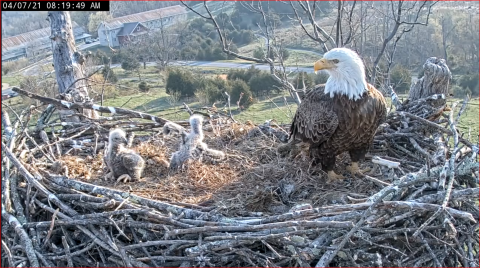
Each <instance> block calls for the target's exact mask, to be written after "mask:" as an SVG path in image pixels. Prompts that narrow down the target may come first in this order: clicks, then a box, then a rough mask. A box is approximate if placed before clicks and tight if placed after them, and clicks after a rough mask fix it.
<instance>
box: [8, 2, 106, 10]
mask: <svg viewBox="0 0 480 268" xmlns="http://www.w3.org/2000/svg"><path fill="white" fill-rule="evenodd" d="M109 10H110V4H109V1H2V11H109Z"/></svg>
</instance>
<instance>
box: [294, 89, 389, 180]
mask: <svg viewBox="0 0 480 268" xmlns="http://www.w3.org/2000/svg"><path fill="white" fill-rule="evenodd" d="M367 85H368V89H367V91H366V92H365V93H363V96H362V98H361V99H359V100H351V99H349V98H348V97H347V96H345V95H340V94H335V96H333V98H332V97H330V95H326V94H325V93H324V89H325V85H317V86H316V88H315V89H313V90H312V91H310V92H308V93H307V94H306V95H305V96H304V98H303V100H302V103H301V105H300V106H299V107H298V109H297V112H296V114H295V117H294V119H293V122H292V126H291V128H290V134H291V138H292V140H293V141H295V140H301V141H303V142H304V143H308V144H310V155H311V157H313V158H314V159H315V160H316V162H320V163H322V169H323V170H324V171H326V172H328V171H331V170H333V168H334V166H335V157H336V156H337V155H339V154H341V153H343V152H349V153H350V157H351V160H352V162H358V161H359V160H361V159H362V158H364V156H365V154H366V152H367V151H368V149H369V147H370V145H371V144H372V142H373V137H374V135H375V131H376V130H377V128H378V126H379V125H380V124H381V123H382V122H383V121H385V118H386V114H387V111H386V103H385V99H384V97H383V95H382V94H381V93H380V92H379V91H378V90H377V89H375V87H373V86H372V85H370V84H367Z"/></svg>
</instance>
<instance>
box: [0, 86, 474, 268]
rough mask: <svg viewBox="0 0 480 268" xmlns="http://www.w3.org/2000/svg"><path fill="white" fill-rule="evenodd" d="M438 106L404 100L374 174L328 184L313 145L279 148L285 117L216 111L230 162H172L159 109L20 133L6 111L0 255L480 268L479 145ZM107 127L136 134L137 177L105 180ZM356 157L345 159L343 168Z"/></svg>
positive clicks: (211, 129) (213, 135)
mask: <svg viewBox="0 0 480 268" xmlns="http://www.w3.org/2000/svg"><path fill="white" fill-rule="evenodd" d="M29 96H31V97H32V96H33V97H35V95H34V94H30V95H29ZM437 97H438V98H441V96H437ZM45 99H46V98H43V99H42V100H43V101H46V100H45ZM48 101H51V103H55V102H54V101H55V100H48ZM64 103H65V102H64ZM64 103H62V104H56V105H58V106H59V107H60V106H61V105H64ZM431 103H432V102H430V101H428V100H424V101H419V102H415V103H409V104H406V105H405V107H401V106H397V110H396V111H391V112H390V113H389V115H388V118H387V122H386V123H384V124H383V125H382V126H381V127H380V128H379V130H378V132H377V134H376V136H375V140H374V143H373V145H372V148H371V150H370V152H369V155H368V157H367V161H364V162H362V163H361V168H362V169H366V168H369V169H370V172H368V174H367V175H364V176H360V175H359V176H356V177H352V176H349V175H347V179H345V180H343V181H336V182H331V183H327V180H326V174H325V173H324V172H323V171H322V170H321V168H320V167H319V166H314V165H312V161H311V159H310V158H309V157H308V155H307V154H306V153H305V152H303V151H301V152H300V153H299V154H298V155H297V156H296V157H295V158H294V159H292V158H289V157H282V156H281V155H280V154H279V153H278V152H277V148H278V147H279V145H282V144H284V142H286V138H287V134H286V133H287V131H288V129H286V128H285V127H282V126H278V125H275V123H274V121H268V122H266V123H265V124H262V125H259V126H255V125H253V124H251V123H246V124H242V123H238V122H236V121H234V120H232V118H231V117H228V116H225V115H221V114H210V115H209V116H210V120H209V121H207V122H208V123H206V124H205V125H204V131H205V133H206V135H205V140H204V142H205V143H207V144H208V146H209V147H211V148H213V149H216V150H221V151H223V152H224V153H225V154H226V156H227V157H226V159H225V160H224V161H221V162H215V161H210V160H209V159H203V160H201V161H198V160H195V161H193V160H191V161H190V162H188V163H187V165H186V167H185V168H183V169H182V170H180V171H177V172H172V171H170V170H169V168H168V166H169V158H170V156H171V154H172V153H173V152H174V151H176V150H177V149H178V144H179V139H180V138H179V137H176V136H164V135H162V134H161V131H160V128H161V127H162V125H163V124H162V122H158V120H159V119H158V118H155V117H153V116H152V117H151V118H152V120H153V121H154V122H146V121H144V120H141V119H138V120H134V119H133V118H145V114H140V113H136V112H134V111H123V112H122V113H123V114H120V113H118V114H119V115H118V116H117V117H114V118H99V119H96V120H85V121H82V122H79V123H75V124H74V126H73V128H74V130H68V129H67V130H65V129H61V130H58V129H55V126H57V125H55V123H49V122H48V121H45V122H43V123H42V124H41V126H42V127H41V128H38V127H37V128H36V129H35V130H32V131H29V130H25V131H22V130H21V127H20V126H21V125H26V123H27V122H24V124H18V123H15V122H14V123H13V124H11V123H10V120H9V118H8V115H7V114H6V113H3V112H2V119H3V120H2V122H3V123H4V129H5V130H6V131H5V134H4V136H3V137H2V138H3V140H4V141H3V142H2V151H3V153H4V156H5V157H4V158H3V163H2V261H4V263H7V264H8V265H9V266H19V265H23V266H39V265H40V266H70V267H76V266H142V267H143V266H145V267H147V266H154V267H158V266H312V265H316V266H464V267H467V266H475V267H477V266H478V264H479V263H478V258H479V250H478V248H479V237H478V231H479V229H478V218H479V211H478V160H477V153H478V147H477V146H475V145H472V144H471V142H469V141H468V140H465V139H463V138H461V135H459V133H458V132H457V130H456V127H455V120H456V118H455V117H454V116H453V113H454V112H455V108H456V107H452V108H451V111H450V116H448V115H446V113H445V110H444V109H439V108H438V107H434V108H432V105H431ZM435 103H436V104H435V105H437V104H438V103H437V102H435ZM408 105H409V106H408ZM442 105H443V104H439V107H444V105H443V106H442ZM422 106H425V107H424V108H425V109H422ZM90 107H91V106H90ZM103 108H105V110H110V111H111V109H114V110H116V111H117V112H119V111H122V110H121V109H119V108H114V107H100V108H99V109H103ZM47 110H48V109H47ZM188 110H189V109H188ZM463 110H464V106H462V107H461V108H460V109H457V112H458V111H460V112H459V113H456V114H461V112H462V111H463ZM411 111H413V112H411ZM29 113H33V111H30V110H27V111H24V114H22V115H20V118H22V116H24V117H25V118H31V114H29ZM125 116H127V117H129V118H130V119H129V120H126V118H125ZM40 118H48V117H45V116H40ZM427 119H430V120H434V121H430V120H427ZM18 120H20V119H17V121H18ZM100 123H101V124H100ZM177 123H179V124H183V125H186V124H185V122H177ZM443 124H444V125H445V126H443ZM8 127H10V128H8ZM109 127H122V128H124V129H125V130H126V131H127V132H129V133H136V135H135V138H134V140H133V144H132V145H131V147H132V148H133V149H134V150H136V151H137V152H138V153H139V154H140V155H142V157H143V158H144V159H145V161H146V169H145V172H144V176H143V178H142V179H141V180H140V181H136V182H131V183H116V182H115V181H107V180H105V174H106V169H105V165H104V163H103V161H102V159H103V154H104V152H103V150H102V148H104V147H105V143H106V141H107V136H106V135H107V133H108V128H109ZM48 130H50V131H48ZM52 130H53V131H52ZM146 132H150V134H145V133H146ZM349 162H350V159H349V156H348V154H343V155H341V156H339V157H338V159H337V166H336V172H337V173H345V166H346V165H347V164H348V163H349Z"/></svg>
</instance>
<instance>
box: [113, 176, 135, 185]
mask: <svg viewBox="0 0 480 268" xmlns="http://www.w3.org/2000/svg"><path fill="white" fill-rule="evenodd" d="M122 180H123V183H127V182H129V181H134V180H133V179H132V177H130V175H128V174H123V175H121V176H119V177H118V179H117V183H118V182H120V181H122Z"/></svg>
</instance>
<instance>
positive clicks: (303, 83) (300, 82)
mask: <svg viewBox="0 0 480 268" xmlns="http://www.w3.org/2000/svg"><path fill="white" fill-rule="evenodd" d="M293 85H294V86H295V88H296V89H310V88H312V87H313V86H314V79H313V77H312V76H310V75H308V74H307V73H306V72H299V73H298V74H297V75H296V76H295V78H294V80H293Z"/></svg>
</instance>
